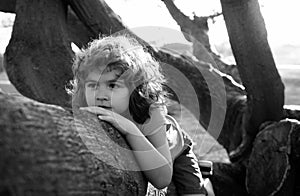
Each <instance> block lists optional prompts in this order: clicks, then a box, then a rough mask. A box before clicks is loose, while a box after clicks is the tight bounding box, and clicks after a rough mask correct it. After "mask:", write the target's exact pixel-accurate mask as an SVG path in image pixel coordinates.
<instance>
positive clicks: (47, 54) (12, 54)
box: [4, 0, 73, 105]
mask: <svg viewBox="0 0 300 196" xmlns="http://www.w3.org/2000/svg"><path fill="white" fill-rule="evenodd" d="M29 5H30V6H29ZM45 8H47V9H45ZM66 9H67V5H66V4H65V2H64V1H61V0H53V1H48V0H42V1H39V0H33V1H32V0H24V1H23V0H18V1H17V2H16V18H15V22H14V27H13V32H12V36H11V39H10V42H9V44H8V46H7V48H6V51H5V54H4V58H5V61H4V62H5V64H4V66H5V69H6V72H7V74H8V76H9V80H10V81H11V83H12V84H13V85H14V86H15V87H16V89H17V90H18V91H19V92H21V93H22V94H23V95H25V96H27V97H30V98H32V99H35V100H38V101H40V102H44V103H52V104H56V105H68V95H67V93H66V91H65V85H66V84H67V82H68V81H69V80H70V79H71V78H72V73H71V71H70V70H71V60H72V56H73V54H72V50H71V47H70V42H68V35H67V31H66ZM37 10H38V11H37Z"/></svg>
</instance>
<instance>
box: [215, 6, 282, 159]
mask: <svg viewBox="0 0 300 196" xmlns="http://www.w3.org/2000/svg"><path fill="white" fill-rule="evenodd" d="M221 4H222V10H223V15H224V19H225V23H226V27H227V31H228V35H229V40H230V44H231V47H232V50H233V54H234V57H235V59H236V62H237V67H238V70H239V73H240V76H241V79H242V83H243V85H244V86H245V88H246V92H247V111H246V116H245V117H244V118H245V119H244V122H245V123H244V124H245V132H244V136H243V141H242V143H241V145H240V148H238V149H237V151H236V152H235V153H233V156H232V157H233V158H238V157H239V156H240V155H241V154H242V152H244V151H245V150H246V149H249V148H250V146H251V145H248V144H251V143H252V141H253V139H254V137H255V135H256V134H257V133H258V130H259V129H258V128H259V126H260V125H261V124H262V123H263V122H265V121H269V120H272V121H278V120H280V119H281V118H282V115H283V104H284V85H283V83H282V81H281V78H280V76H279V74H278V71H277V69H276V66H275V62H274V59H273V56H272V53H271V50H270V47H269V44H268V41H267V31H266V28H265V23H264V20H263V17H262V15H261V13H260V9H259V4H258V1H257V0H248V1H246V0H243V1H239V0H221Z"/></svg>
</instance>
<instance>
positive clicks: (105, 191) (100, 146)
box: [0, 93, 147, 196]
mask: <svg viewBox="0 0 300 196" xmlns="http://www.w3.org/2000/svg"><path fill="white" fill-rule="evenodd" d="M0 129H1V137H0V146H1V148H0V154H1V156H0V176H1V183H0V193H1V194H2V193H3V194H4V193H6V195H15V194H16V195H141V196H143V195H145V193H146V188H147V186H146V185H147V183H146V181H145V179H144V178H143V176H142V174H141V172H139V171H137V170H136V171H129V170H127V169H126V168H138V167H137V164H136V162H135V159H134V156H133V154H132V153H131V151H128V150H122V149H126V148H128V146H127V144H126V143H125V140H124V139H123V137H121V136H120V134H119V133H118V132H117V131H116V130H115V129H113V128H112V127H110V126H108V124H106V123H101V122H99V120H98V119H97V118H96V117H95V116H93V115H91V114H89V113H77V114H76V115H74V114H73V115H72V114H71V112H69V111H67V110H64V109H62V108H60V107H57V106H51V105H45V104H41V103H38V102H35V101H32V100H29V99H27V98H24V97H22V96H14V97H11V96H8V95H4V94H2V93H0ZM116 146H117V147H116Z"/></svg>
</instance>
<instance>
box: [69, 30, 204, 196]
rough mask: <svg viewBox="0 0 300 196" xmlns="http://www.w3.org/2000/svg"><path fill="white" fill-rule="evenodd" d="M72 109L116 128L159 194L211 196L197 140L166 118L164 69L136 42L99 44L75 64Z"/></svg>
mask: <svg viewBox="0 0 300 196" xmlns="http://www.w3.org/2000/svg"><path fill="white" fill-rule="evenodd" d="M73 73H74V80H73V104H74V106H77V107H80V108H81V109H82V110H86V111H89V112H92V113H94V114H96V115H97V116H98V118H99V119H101V120H104V121H107V122H109V123H111V124H112V125H113V126H115V127H116V128H117V129H118V130H119V131H120V133H121V134H123V135H124V137H125V138H126V140H127V141H128V143H129V145H130V146H131V148H132V150H133V153H134V155H135V157H136V160H137V162H138V164H139V167H140V168H141V170H142V171H143V173H144V174H145V176H146V178H147V179H148V180H149V181H150V182H151V184H153V185H154V186H155V187H156V188H158V189H162V188H164V187H166V186H168V185H169V183H170V182H171V180H172V181H173V182H174V184H175V186H176V189H177V192H178V193H179V194H180V195H188V194H193V195H207V191H206V189H205V188H204V185H203V183H204V181H203V178H202V176H201V173H200V169H199V166H198V163H197V159H196V157H195V155H194V153H193V151H192V140H191V139H190V137H189V136H188V135H187V134H186V133H185V132H184V131H183V130H182V129H181V128H180V126H179V125H178V123H177V122H176V120H175V119H174V118H172V117H171V116H169V115H167V110H166V106H165V105H166V103H165V97H166V92H165V91H164V90H163V84H164V83H165V79H164V76H163V75H162V73H161V72H160V67H159V63H158V62H157V61H155V60H154V59H153V58H152V56H151V55H150V54H149V53H148V52H146V51H144V49H143V47H142V46H141V45H140V44H139V43H138V42H137V41H136V40H135V39H133V38H129V37H126V36H117V37H105V38H103V39H100V40H94V41H93V42H91V43H90V44H89V46H88V47H87V48H86V49H85V50H82V51H81V52H79V53H78V54H77V55H76V58H75V61H74V64H73Z"/></svg>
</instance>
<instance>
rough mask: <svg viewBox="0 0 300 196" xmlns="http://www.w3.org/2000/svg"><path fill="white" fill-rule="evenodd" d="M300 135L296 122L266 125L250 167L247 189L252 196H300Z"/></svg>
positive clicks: (263, 127)
mask: <svg viewBox="0 0 300 196" xmlns="http://www.w3.org/2000/svg"><path fill="white" fill-rule="evenodd" d="M299 134H300V122H299V121H296V120H289V119H286V120H282V121H280V122H273V123H268V124H266V125H263V126H262V130H261V131H260V132H259V134H257V137H256V138H255V141H254V143H253V146H254V147H253V149H252V152H251V155H250V157H249V163H248V166H247V173H246V186H247V191H248V192H249V193H251V195H299V190H300V186H299V182H297V181H299V180H296V179H297V178H299V175H297V174H299V169H300V166H299V161H300V158H299Z"/></svg>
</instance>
